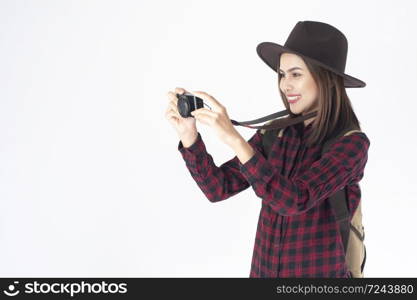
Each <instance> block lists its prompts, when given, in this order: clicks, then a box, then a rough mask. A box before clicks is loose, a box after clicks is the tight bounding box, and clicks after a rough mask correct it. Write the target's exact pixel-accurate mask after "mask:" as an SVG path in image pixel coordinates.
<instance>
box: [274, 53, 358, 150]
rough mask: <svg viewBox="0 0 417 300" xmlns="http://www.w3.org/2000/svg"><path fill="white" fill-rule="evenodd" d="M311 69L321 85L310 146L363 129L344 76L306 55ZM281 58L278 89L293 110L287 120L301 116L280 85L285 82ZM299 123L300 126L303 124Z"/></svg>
mask: <svg viewBox="0 0 417 300" xmlns="http://www.w3.org/2000/svg"><path fill="white" fill-rule="evenodd" d="M301 58H302V59H303V61H304V62H305V64H306V66H307V68H308V70H309V71H310V73H311V74H312V76H313V79H314V81H315V83H316V85H317V87H318V99H317V101H318V103H317V109H316V111H317V115H316V117H315V119H314V121H313V123H312V131H311V134H310V135H309V137H308V138H307V140H306V145H307V146H312V145H318V144H323V143H324V142H325V141H326V140H328V139H330V138H332V137H334V136H336V135H338V134H339V133H340V132H341V131H342V130H345V129H347V128H351V129H357V130H361V128H360V123H359V120H358V118H357V117H356V115H355V112H354V111H353V108H352V104H351V102H350V99H349V97H348V95H347V94H346V89H345V86H344V81H343V77H341V76H339V75H337V74H336V73H333V72H331V71H328V70H326V69H325V68H323V67H321V66H319V65H317V64H315V63H313V62H311V61H309V60H308V59H306V58H303V57H301ZM281 77H282V76H281V75H280V72H279V60H278V90H279V91H280V94H281V99H282V101H283V102H284V105H285V108H286V109H287V110H288V111H289V112H290V113H289V116H288V117H286V118H285V119H292V118H296V117H299V116H301V114H293V113H292V112H291V110H290V106H289V104H288V101H287V100H286V97H285V94H284V93H283V92H282V91H281V89H280V88H279V82H280V81H281ZM303 123H304V122H302V123H301V124H296V126H303V125H304V124H303Z"/></svg>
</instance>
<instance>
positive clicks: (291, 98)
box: [287, 94, 301, 104]
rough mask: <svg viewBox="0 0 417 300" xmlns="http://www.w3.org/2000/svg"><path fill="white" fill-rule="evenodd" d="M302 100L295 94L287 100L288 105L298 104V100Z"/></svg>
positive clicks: (288, 96)
mask: <svg viewBox="0 0 417 300" xmlns="http://www.w3.org/2000/svg"><path fill="white" fill-rule="evenodd" d="M300 98H301V95H295V94H291V95H287V100H288V103H290V104H291V103H295V102H297V101H298V100H300Z"/></svg>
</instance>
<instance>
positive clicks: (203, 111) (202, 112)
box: [191, 108, 217, 117]
mask: <svg viewBox="0 0 417 300" xmlns="http://www.w3.org/2000/svg"><path fill="white" fill-rule="evenodd" d="M191 115H193V116H198V115H207V116H211V117H216V116H217V113H216V112H214V111H211V110H209V109H207V108H199V109H196V110H194V111H192V112H191Z"/></svg>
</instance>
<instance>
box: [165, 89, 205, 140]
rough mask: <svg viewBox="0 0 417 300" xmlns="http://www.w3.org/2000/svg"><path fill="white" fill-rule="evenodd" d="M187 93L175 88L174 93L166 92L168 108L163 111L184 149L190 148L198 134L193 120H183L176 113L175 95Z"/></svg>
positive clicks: (176, 99) (176, 100)
mask: <svg viewBox="0 0 417 300" xmlns="http://www.w3.org/2000/svg"><path fill="white" fill-rule="evenodd" d="M185 92H187V91H186V90H184V89H182V88H176V89H175V91H174V92H172V91H169V92H168V101H169V103H168V107H167V109H166V111H165V118H166V119H167V120H168V121H169V122H170V123H171V125H172V126H173V127H174V129H175V131H176V132H177V134H178V137H179V138H180V139H181V141H182V142H183V144H184V147H188V146H190V145H191V144H192V143H193V141H195V139H196V138H197V135H198V132H197V127H196V124H195V123H196V120H195V119H194V118H191V117H190V118H183V117H182V116H181V115H180V113H179V112H178V107H177V102H178V98H177V95H176V94H184V93H185Z"/></svg>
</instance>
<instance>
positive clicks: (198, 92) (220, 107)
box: [192, 91, 224, 111]
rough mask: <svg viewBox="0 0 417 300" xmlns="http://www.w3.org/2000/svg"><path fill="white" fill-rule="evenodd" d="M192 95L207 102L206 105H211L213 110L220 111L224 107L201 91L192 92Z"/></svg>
mask: <svg viewBox="0 0 417 300" xmlns="http://www.w3.org/2000/svg"><path fill="white" fill-rule="evenodd" d="M192 94H193V95H196V96H197V97H200V98H201V99H203V100H205V101H207V102H208V103H210V104H211V107H213V108H214V109H215V110H217V111H220V110H223V109H224V107H223V105H221V103H220V102H219V101H217V100H216V99H214V97H213V96H211V95H209V94H207V93H206V92H203V91H193V92H192Z"/></svg>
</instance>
